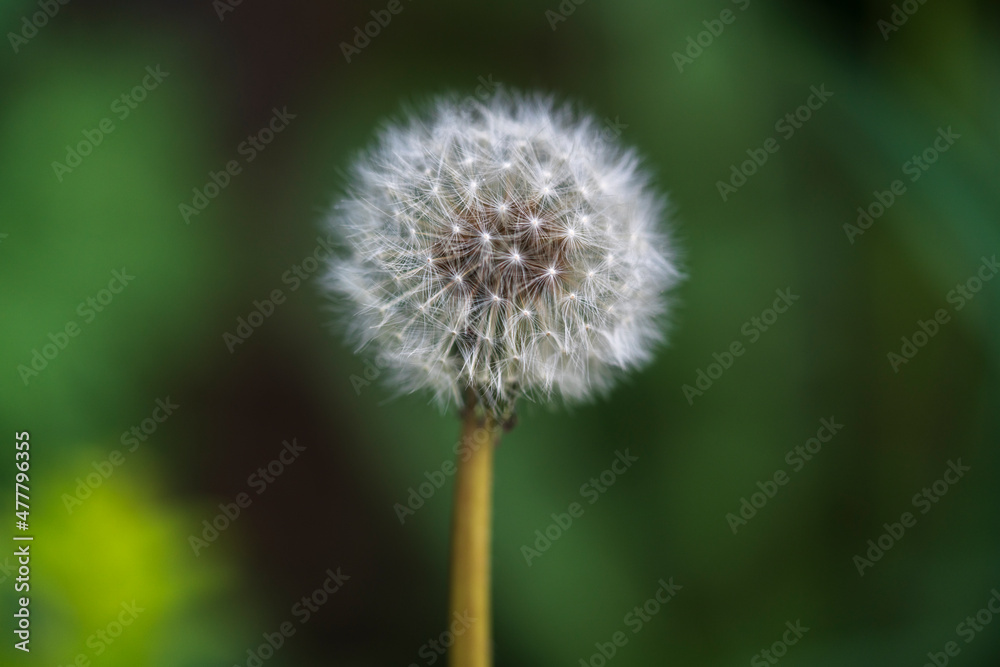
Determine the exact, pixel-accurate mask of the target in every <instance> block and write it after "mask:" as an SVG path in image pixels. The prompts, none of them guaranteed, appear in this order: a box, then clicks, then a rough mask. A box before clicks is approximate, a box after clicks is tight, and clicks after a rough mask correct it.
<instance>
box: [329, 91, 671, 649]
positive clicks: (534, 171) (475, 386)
mask: <svg viewBox="0 0 1000 667" xmlns="http://www.w3.org/2000/svg"><path fill="white" fill-rule="evenodd" d="M664 210H665V202H664V199H663V197H662V196H661V195H659V194H658V193H657V192H656V191H655V189H654V188H653V187H652V186H651V184H650V180H649V177H648V175H647V173H646V172H645V171H644V170H643V169H642V168H641V165H640V162H639V159H638V158H637V156H636V154H635V153H634V152H633V151H631V150H626V149H623V148H621V147H620V146H618V145H616V144H615V143H612V142H609V141H608V140H607V139H606V138H605V137H604V136H602V134H601V130H600V128H599V127H598V126H597V124H596V123H595V122H594V120H593V119H591V118H590V117H588V116H585V115H581V114H579V113H577V112H576V111H575V110H574V109H573V108H572V107H570V106H559V105H556V104H555V103H554V102H552V100H551V99H549V98H547V97H543V96H527V95H521V94H516V93H505V92H501V93H498V94H497V95H495V96H494V97H492V98H490V99H488V100H486V101H483V102H465V103H461V104H459V103H458V102H456V101H455V100H452V99H442V100H439V101H437V102H436V103H435V104H434V105H433V106H432V108H431V110H430V112H429V113H428V114H426V115H422V116H419V117H413V118H410V119H408V120H406V121H405V122H402V123H398V124H394V125H390V126H388V127H387V128H386V129H384V130H383V131H382V133H381V134H380V136H379V137H378V140H377V141H376V143H375V145H374V146H373V147H372V148H371V149H369V150H368V151H367V152H365V153H364V154H362V155H361V156H360V157H359V158H358V160H357V161H356V162H355V163H354V165H353V169H352V171H351V178H350V183H349V189H348V192H347V194H346V196H345V197H344V198H343V200H342V201H340V202H339V203H338V204H337V205H336V206H335V208H334V210H333V212H332V215H331V218H330V225H331V227H332V228H333V229H334V230H335V231H336V232H337V233H339V234H340V235H341V237H342V238H343V241H344V245H345V246H346V247H347V249H348V252H347V254H346V255H345V256H343V257H340V258H337V259H335V260H333V262H332V263H331V266H330V269H329V272H328V274H327V276H326V284H327V286H328V287H329V288H330V290H331V291H332V292H333V293H334V294H335V295H336V296H337V297H339V298H340V299H341V300H343V301H344V302H346V303H347V304H349V306H350V310H351V320H350V322H351V324H350V328H351V336H352V338H353V339H354V340H355V341H356V342H357V343H358V346H359V348H364V347H368V346H370V347H373V348H375V349H376V350H377V351H378V353H379V354H380V356H381V358H382V359H383V360H384V361H385V363H386V364H387V366H388V368H389V369H390V372H391V374H392V378H393V383H394V384H395V386H396V387H397V388H398V389H399V390H400V391H403V392H411V391H417V390H424V389H426V390H429V391H430V392H431V393H432V395H433V396H434V398H435V400H436V402H437V403H438V404H439V405H441V406H442V407H448V406H454V405H462V404H464V405H465V420H464V421H465V424H464V428H463V443H464V445H463V449H462V450H461V451H460V453H459V472H458V476H457V478H456V485H457V486H456V497H455V514H454V523H453V536H452V596H451V604H452V607H453V610H454V611H458V612H459V613H462V612H465V611H469V612H470V613H472V615H473V616H474V617H476V615H477V614H478V615H479V617H481V618H483V619H488V618H489V603H488V601H489V588H488V581H489V522H490V514H489V513H490V488H491V483H492V472H491V470H492V450H493V447H494V444H495V442H496V440H497V438H498V437H499V433H500V431H501V430H502V427H504V426H507V427H509V426H511V425H512V423H513V419H514V414H515V412H514V411H515V405H516V403H517V401H518V399H520V398H524V399H525V400H532V401H549V400H557V399H558V400H563V401H567V402H577V401H582V400H585V399H588V398H590V397H592V396H593V395H595V394H598V393H602V392H605V391H607V390H608V389H609V388H610V387H611V386H612V384H613V383H614V382H615V380H616V379H617V378H618V377H620V376H621V375H622V374H623V373H624V372H626V371H628V370H630V369H634V368H637V367H639V366H641V365H642V364H643V363H645V362H647V361H648V360H649V359H650V358H651V355H652V351H653V349H654V347H655V346H656V344H657V343H658V342H660V341H661V339H662V337H663V333H662V332H663V319H664V317H663V316H664V315H665V314H666V310H667V299H666V293H667V291H668V290H669V289H670V288H671V287H672V286H673V285H674V284H675V283H676V282H677V281H678V280H679V279H680V277H681V274H680V272H679V269H678V267H677V262H676V258H675V252H674V249H673V246H672V244H671V243H670V241H669V239H668V237H667V236H665V234H664V233H663V232H662V231H661V230H660V225H661V222H662V219H663V217H664ZM489 651H490V649H489V623H488V622H487V621H483V622H480V623H476V624H474V625H473V627H472V628H471V629H470V631H468V632H467V633H465V634H464V635H463V636H462V637H460V638H456V643H455V645H454V646H453V648H452V658H451V659H452V664H455V665H458V664H461V665H463V667H464V666H466V665H475V666H478V665H486V664H489Z"/></svg>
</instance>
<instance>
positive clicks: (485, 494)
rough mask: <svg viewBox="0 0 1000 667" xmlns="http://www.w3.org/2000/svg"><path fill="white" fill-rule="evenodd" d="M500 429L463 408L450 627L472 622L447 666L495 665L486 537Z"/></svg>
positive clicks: (457, 638)
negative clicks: (462, 622) (461, 621)
mask: <svg viewBox="0 0 1000 667" xmlns="http://www.w3.org/2000/svg"><path fill="white" fill-rule="evenodd" d="M500 432H501V428H500V426H499V424H497V422H496V420H495V419H494V418H493V417H492V416H490V415H489V414H484V413H483V411H482V410H481V409H477V405H476V401H475V399H470V400H469V402H468V403H467V405H466V409H465V415H464V420H463V424H462V446H461V448H460V449H459V451H458V457H457V458H458V461H457V465H458V473H457V474H456V477H455V499H454V503H455V504H454V508H453V510H452V523H451V595H450V604H449V607H450V612H451V613H450V616H449V624H450V623H452V622H453V621H454V620H457V619H462V618H465V619H468V620H471V624H469V625H468V628H467V629H465V630H464V631H462V632H461V633H455V635H456V636H455V638H454V644H453V645H452V647H451V654H450V656H449V665H451V667H490V666H491V665H492V664H493V647H492V636H491V635H492V630H491V626H492V621H491V614H490V541H491V540H490V535H491V531H492V523H491V522H492V504H493V502H492V495H493V448H494V447H495V446H496V443H497V441H498V440H499V438H500Z"/></svg>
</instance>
